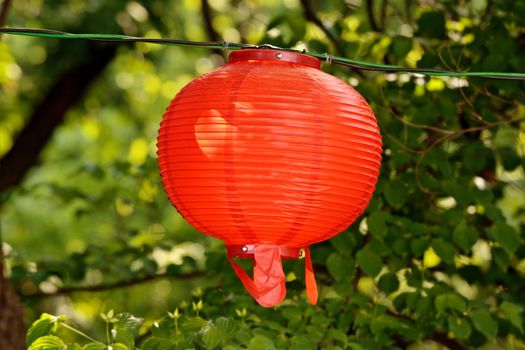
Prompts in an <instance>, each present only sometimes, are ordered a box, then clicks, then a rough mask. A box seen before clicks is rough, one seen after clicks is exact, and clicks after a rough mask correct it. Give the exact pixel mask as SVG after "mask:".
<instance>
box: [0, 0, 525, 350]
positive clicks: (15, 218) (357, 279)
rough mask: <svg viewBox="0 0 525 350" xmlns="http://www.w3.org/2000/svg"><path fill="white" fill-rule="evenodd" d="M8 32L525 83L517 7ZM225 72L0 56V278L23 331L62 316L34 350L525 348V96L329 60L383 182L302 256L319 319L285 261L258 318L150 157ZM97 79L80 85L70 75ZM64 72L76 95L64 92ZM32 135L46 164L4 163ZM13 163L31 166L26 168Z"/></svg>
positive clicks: (19, 42)
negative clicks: (310, 266) (289, 52)
mask: <svg viewBox="0 0 525 350" xmlns="http://www.w3.org/2000/svg"><path fill="white" fill-rule="evenodd" d="M7 24H8V25H10V26H25V27H37V28H52V29H57V30H64V31H69V32H79V33H102V32H104V33H123V34H128V35H137V36H149V37H175V38H181V39H188V40H199V41H201V40H208V39H213V40H227V41H236V42H247V43H254V44H256V43H269V44H274V45H279V46H284V47H294V48H299V49H302V48H308V49H310V50H313V51H317V52H329V53H332V54H337V55H344V56H347V57H350V58H355V59H361V60H367V61H370V62H386V63H393V64H399V65H402V66H407V67H426V68H434V67H436V68H437V67H441V68H448V69H452V70H484V71H491V70H492V71H508V72H525V59H524V58H523V57H525V29H524V26H525V3H524V2H522V1H511V0H475V1H448V0H443V1H431V0H419V1H415V0H382V1H381V0H376V1H374V0H367V1H365V0H363V1H359V0H355V1H352V0H347V1H340V0H330V1H309V0H301V1H298V0H286V1H282V2H280V1H276V0H272V1H258V0H249V1H235V0H231V1H227V0H209V1H207V0H202V1H200V2H199V1H192V0H184V1H161V0H156V1H147V2H146V1H144V2H141V3H139V2H135V1H121V0H118V1H111V2H105V1H97V0H91V1H80V0H79V1H76V0H72V1H46V2H42V1H38V0H24V1H15V2H13V3H12V4H11V8H10V11H9V17H8V20H7ZM104 50H105V51H104ZM102 52H103V53H102ZM104 55H105V56H104ZM104 57H106V60H105V61H104V60H103V58H104ZM99 61H100V62H99ZM97 62H99V63H97ZM223 62H224V53H223V52H221V51H209V50H204V49H193V48H178V47H160V46H153V45H148V44H136V45H121V46H119V47H118V48H117V50H116V51H114V50H113V49H112V48H109V47H108V45H103V44H90V43H86V42H72V41H57V40H50V39H49V40H44V39H38V38H21V37H9V36H5V37H3V38H2V41H1V42H0V84H1V87H0V156H1V155H3V159H2V163H1V164H2V168H1V173H2V174H1V176H0V179H1V180H2V182H4V183H3V184H2V193H1V204H0V205H1V207H0V210H1V218H2V222H1V223H2V235H3V240H4V243H3V250H4V254H5V257H4V260H3V265H4V266H3V268H4V273H5V275H6V277H7V278H8V280H9V281H10V284H11V285H12V286H13V287H14V288H15V289H16V291H17V294H18V297H19V298H20V300H21V301H22V302H23V304H24V312H25V318H26V320H28V321H29V322H32V321H33V320H35V319H38V318H40V316H41V315H42V313H44V312H46V313H50V314H55V315H66V316H67V321H66V320H65V319H64V318H53V317H51V316H48V315H44V316H42V318H41V319H40V321H39V323H36V324H35V325H34V327H33V328H32V332H31V331H30V337H29V338H28V341H29V342H32V341H34V340H35V339H37V338H38V336H40V335H42V336H45V335H47V334H52V333H56V335H58V338H54V337H52V336H48V337H47V338H43V339H44V341H49V342H50V344H52V343H53V342H55V343H58V344H60V343H59V342H61V341H63V342H65V343H67V344H69V347H70V348H72V349H76V348H78V347H76V345H71V344H73V343H75V342H76V343H78V344H80V345H79V346H84V345H85V344H87V343H90V342H91V341H90V340H88V339H86V338H85V337H83V336H81V335H79V334H77V333H75V332H73V331H71V330H70V329H68V328H67V327H69V326H67V325H70V326H73V327H74V328H75V329H79V330H82V331H83V332H85V333H87V334H88V335H89V336H90V337H92V338H94V339H96V340H97V341H99V342H100V343H93V342H91V343H92V344H91V345H88V346H86V347H85V348H86V349H97V348H102V349H103V348H105V345H104V344H107V343H112V342H115V343H121V344H125V345H124V346H125V347H132V346H137V347H142V348H144V349H146V348H147V349H169V348H170V347H171V348H181V349H182V348H193V347H194V348H208V349H211V348H226V347H227V346H231V348H249V349H272V348H281V349H318V348H319V349H320V348H322V349H404V348H409V349H444V348H446V347H448V348H450V349H477V348H479V349H524V348H525V338H524V333H523V310H524V307H525V305H524V302H523V297H522V295H523V292H525V280H524V277H525V246H524V244H523V243H524V241H523V238H524V234H525V215H524V213H525V180H524V169H525V121H524V118H525V106H524V104H523V101H524V97H525V93H524V91H525V90H524V87H525V86H524V83H523V82H520V81H502V80H482V79H475V78H473V79H469V80H468V81H467V80H464V79H458V78H450V79H447V78H425V77H422V76H413V75H406V74H399V75H394V74H385V73H371V72H355V71H352V70H349V69H345V68H341V67H336V66H330V65H326V64H325V65H324V67H323V69H324V70H325V71H327V72H330V73H332V74H334V75H336V76H338V77H340V78H341V79H343V80H345V81H348V83H349V84H351V85H354V86H355V87H356V89H357V90H359V91H360V92H361V93H362V94H363V95H364V96H365V97H366V98H367V100H368V101H369V103H370V104H371V106H372V108H373V109H374V110H375V112H376V116H377V118H378V121H379V124H380V126H381V130H382V134H383V142H384V160H383V166H382V172H381V177H380V180H379V184H378V188H377V191H376V192H375V195H374V198H373V200H372V202H371V204H370V207H369V208H368V210H367V212H366V213H365V214H364V215H363V216H362V217H361V218H360V219H358V221H357V222H356V223H355V224H354V225H353V226H352V227H350V228H349V229H348V230H347V231H346V232H344V233H343V234H341V235H339V236H337V237H336V238H334V239H332V240H331V241H329V242H325V243H322V244H319V245H316V246H315V247H313V259H314V264H315V269H316V272H317V278H318V283H319V285H320V301H319V304H318V305H317V306H315V307H312V306H309V305H308V304H307V301H306V298H305V293H304V291H303V289H304V281H303V276H302V273H301V272H302V269H303V262H302V261H297V262H289V263H287V264H286V266H285V269H286V271H287V272H288V273H289V275H288V279H289V283H288V290H289V292H288V298H287V300H286V301H285V302H284V303H283V304H282V305H281V306H279V307H278V308H276V309H269V310H267V309H263V308H261V307H258V306H257V305H256V304H255V302H254V301H253V300H252V299H251V298H250V297H249V295H247V293H246V292H245V291H244V290H243V289H242V286H241V284H240V283H239V281H238V280H237V279H236V278H235V276H234V273H233V271H232V270H231V269H230V267H229V266H228V263H227V260H226V258H225V254H224V253H225V250H224V246H223V244H222V243H221V242H218V241H216V240H213V239H211V238H208V237H206V236H204V235H201V234H200V233H198V232H196V231H195V230H194V229H192V228H191V227H190V226H189V225H188V224H186V223H185V222H184V220H183V219H182V218H181V217H180V216H179V215H178V214H177V213H176V211H175V210H174V209H173V208H172V207H170V205H169V202H168V200H167V198H166V196H165V195H164V193H163V191H162V187H161V184H160V177H159V175H158V170H157V166H156V161H155V151H156V148H155V142H156V141H155V139H156V136H157V127H158V124H159V122H160V117H161V115H162V113H163V111H164V108H165V107H166V106H167V105H168V103H169V101H170V99H171V98H172V97H173V96H174V95H175V94H176V93H177V91H178V90H179V89H180V88H181V87H183V86H184V85H185V84H186V83H188V82H189V81H190V80H191V79H193V78H194V77H195V76H197V75H199V74H202V73H204V72H207V71H210V70H212V69H213V68H214V67H217V66H219V65H221V64H223ZM96 64H99V69H98V71H100V72H99V73H100V74H98V76H97V79H93V77H84V78H82V73H81V72H82V70H83V69H84V70H85V71H89V70H86V69H87V68H86V67H88V68H89V67H93V66H94V65H96ZM75 69H77V70H75ZM93 69H94V68H93ZM68 74H69V76H68ZM75 74H76V75H75ZM84 75H86V74H84ZM70 76H73V77H76V76H78V77H79V78H78V81H77V82H76V83H75V82H74V79H73V82H71V80H67V79H66V80H65V81H66V83H64V84H62V85H60V84H59V83H60V82H61V81H64V80H61V79H65V78H64V77H66V78H67V77H70ZM68 84H69V85H68ZM75 84H77V85H75ZM57 86H58V87H59V89H56V88H57ZM75 86H79V89H80V90H79V93H78V97H77V98H75V97H74V96H70V95H71V94H69V93H68V92H69V91H70V89H71V91H73V90H74V87H75ZM43 100H44V101H48V102H49V101H51V102H53V101H55V102H56V105H53V104H52V103H51V104H50V105H51V107H50V106H49V105H46V104H45V103H44V104H42V102H41V101H43ZM64 101H65V102H64ZM53 106H59V107H60V106H62V107H63V108H62V110H64V111H67V112H66V113H65V116H64V118H63V120H62V118H61V117H60V113H59V112H57V110H60V108H58V107H57V108H58V109H53ZM53 118H55V119H53ZM35 121H40V123H42V124H41V125H47V126H48V127H49V129H50V131H49V135H48V137H46V135H43V136H42V135H40V134H39V133H38V130H43V129H45V128H42V127H41V126H40V127H38V123H37V124H36V125H37V126H36V127H35ZM55 124H56V127H55V126H54V125H55ZM31 125H33V126H31ZM24 131H25V132H24ZM37 139H38V140H42V146H43V147H39V146H38V145H36V146H34V147H33V148H31V147H30V148H17V144H18V145H20V144H23V143H24V142H28V141H30V140H37ZM24 140H25V141H24ZM29 143H30V142H29ZM16 159H30V160H31V159H32V161H31V162H30V164H29V166H27V169H28V170H29V171H27V172H26V171H25V170H24V167H23V166H21V165H20V162H17V161H15V160H16ZM17 169H18V171H19V173H20V174H21V175H20V176H19V177H18V178H17V179H15V181H14V182H13V183H11V186H7V185H6V184H7V178H8V177H9V176H8V174H15V173H17ZM0 183H1V182H0ZM4 185H5V186H4ZM111 309H113V310H115V312H109V310H111ZM168 311H169V312H170V314H168V313H167V312H168ZM120 312H126V313H131V314H133V315H135V316H137V317H140V318H143V319H144V320H143V323H141V322H140V321H139V320H136V319H135V318H132V317H131V316H130V315H127V314H119V313H120ZM100 313H103V314H104V317H103V319H102V318H101V317H100V316H99V315H100ZM64 324H66V326H63V325H64ZM110 329H113V330H114V331H113V332H109V333H108V331H109V330H110ZM60 339H61V340H60ZM39 341H41V340H39ZM37 345H38V344H37ZM37 345H35V344H33V347H34V348H35V349H36V348H38V346H37ZM89 346H92V347H91V348H90V347H89ZM97 346H98V347H97ZM118 346H119V345H114V348H118ZM125 347H124V348H125Z"/></svg>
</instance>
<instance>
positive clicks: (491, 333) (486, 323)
mask: <svg viewBox="0 0 525 350" xmlns="http://www.w3.org/2000/svg"><path fill="white" fill-rule="evenodd" d="M470 319H471V320H472V324H473V325H474V328H476V329H477V330H478V331H479V332H480V333H481V334H483V335H484V336H485V337H487V339H494V338H495V337H496V336H497V335H498V323H497V322H496V321H495V320H494V319H493V318H492V316H491V315H490V313H489V312H488V311H487V310H484V309H480V310H476V311H474V312H472V313H471V314H470Z"/></svg>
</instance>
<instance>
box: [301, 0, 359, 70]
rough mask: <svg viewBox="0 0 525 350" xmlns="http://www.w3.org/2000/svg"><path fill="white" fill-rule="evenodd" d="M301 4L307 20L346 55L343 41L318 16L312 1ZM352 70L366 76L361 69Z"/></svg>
mask: <svg viewBox="0 0 525 350" xmlns="http://www.w3.org/2000/svg"><path fill="white" fill-rule="evenodd" d="M301 4H302V6H303V11H304V16H305V18H306V20H307V21H309V22H312V23H314V24H315V25H316V26H318V27H319V28H320V29H321V30H322V31H323V33H325V35H326V36H327V37H328V40H330V42H331V43H332V45H334V48H335V52H336V53H337V54H338V55H342V56H344V55H345V50H344V47H343V45H341V42H340V41H339V40H338V39H337V37H336V36H335V35H334V34H333V33H332V32H331V31H330V30H328V28H327V27H326V26H325V25H324V23H323V22H322V21H321V19H320V18H319V17H318V16H317V14H316V13H315V10H314V8H313V6H312V4H311V3H310V0H301ZM351 70H352V71H353V72H354V73H355V74H357V75H358V76H359V77H361V78H365V77H366V76H365V74H364V73H363V72H361V71H360V70H357V69H354V68H351Z"/></svg>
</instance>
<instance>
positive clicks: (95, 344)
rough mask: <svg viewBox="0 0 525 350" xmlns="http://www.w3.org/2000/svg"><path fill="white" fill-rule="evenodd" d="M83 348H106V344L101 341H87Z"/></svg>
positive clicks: (103, 349)
mask: <svg viewBox="0 0 525 350" xmlns="http://www.w3.org/2000/svg"><path fill="white" fill-rule="evenodd" d="M82 350H106V345H105V344H102V343H99V342H96V343H95V342H92V343H87V344H86V345H84V346H83V347H82Z"/></svg>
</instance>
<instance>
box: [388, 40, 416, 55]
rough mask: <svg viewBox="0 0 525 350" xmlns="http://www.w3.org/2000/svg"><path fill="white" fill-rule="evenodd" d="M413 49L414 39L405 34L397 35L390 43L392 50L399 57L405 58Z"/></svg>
mask: <svg viewBox="0 0 525 350" xmlns="http://www.w3.org/2000/svg"><path fill="white" fill-rule="evenodd" d="M411 49H412V39H410V38H407V37H405V36H399V35H397V36H395V37H394V38H393V39H392V43H391V44H390V50H391V52H392V54H393V55H394V56H395V57H396V58H397V59H402V58H405V56H406V55H407V53H409V52H410V50H411Z"/></svg>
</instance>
